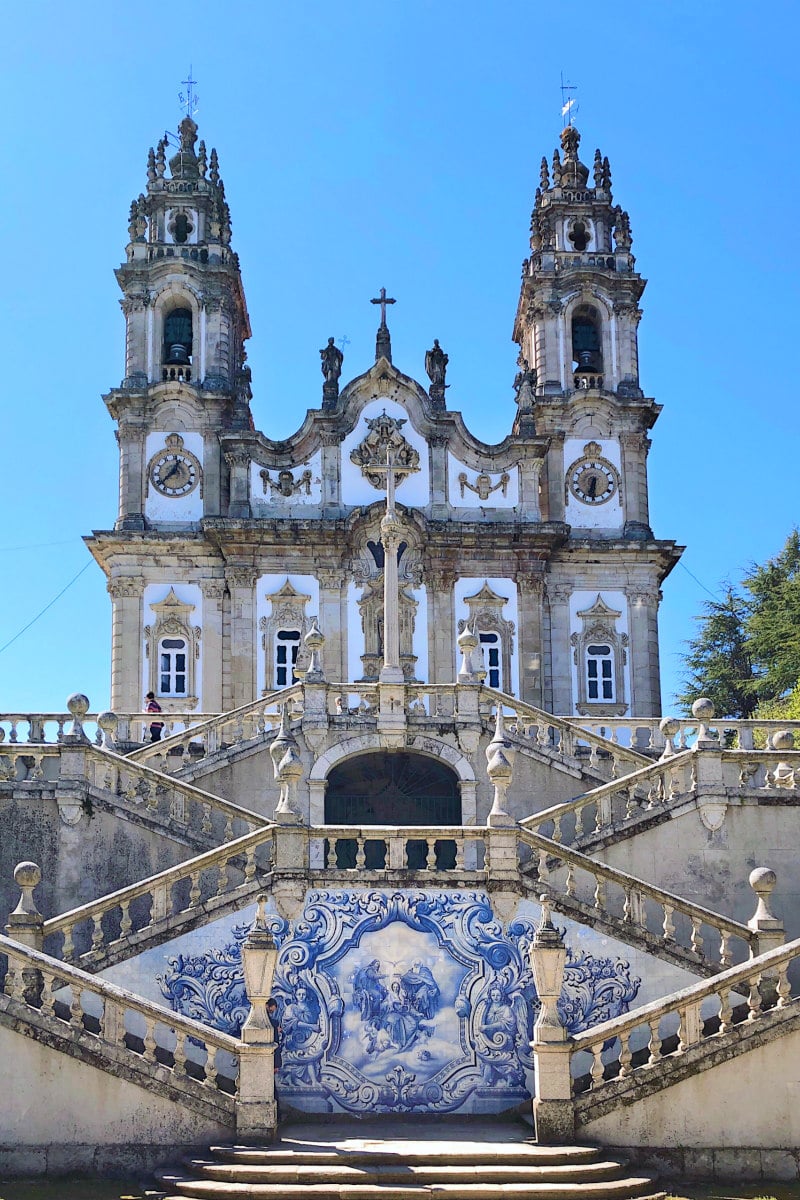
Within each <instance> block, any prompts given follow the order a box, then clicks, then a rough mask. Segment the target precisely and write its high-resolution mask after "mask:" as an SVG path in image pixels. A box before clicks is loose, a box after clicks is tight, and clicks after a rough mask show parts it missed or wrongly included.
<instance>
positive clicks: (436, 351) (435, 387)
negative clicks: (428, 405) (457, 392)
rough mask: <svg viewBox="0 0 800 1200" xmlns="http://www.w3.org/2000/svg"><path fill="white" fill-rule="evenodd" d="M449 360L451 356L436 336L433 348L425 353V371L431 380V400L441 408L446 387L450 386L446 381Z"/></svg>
mask: <svg viewBox="0 0 800 1200" xmlns="http://www.w3.org/2000/svg"><path fill="white" fill-rule="evenodd" d="M449 361H450V358H449V356H448V355H447V354H445V352H444V350H443V349H442V347H441V346H440V345H439V339H438V338H434V339H433V346H432V348H431V349H430V350H428V352H427V353H426V355H425V371H426V373H427V375H428V378H429V379H430V381H431V386H430V397H431V400H432V401H433V403H434V404H435V405H436V406H437V407H440V408H444V389H445V388H446V387H449V384H447V383H445V375H446V374H447V364H448V362H449Z"/></svg>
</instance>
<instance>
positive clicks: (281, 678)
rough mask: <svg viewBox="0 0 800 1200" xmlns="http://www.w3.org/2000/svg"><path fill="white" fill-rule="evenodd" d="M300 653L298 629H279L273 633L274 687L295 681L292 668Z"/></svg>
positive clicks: (285, 685) (280, 686)
mask: <svg viewBox="0 0 800 1200" xmlns="http://www.w3.org/2000/svg"><path fill="white" fill-rule="evenodd" d="M299 653H300V630H299V629H279V630H278V631H277V633H276V634H275V674H274V679H275V687H276V688H282V687H289V686H290V685H291V684H293V683H297V676H296V675H295V673H294V668H295V666H296V664H297V656H298V654H299Z"/></svg>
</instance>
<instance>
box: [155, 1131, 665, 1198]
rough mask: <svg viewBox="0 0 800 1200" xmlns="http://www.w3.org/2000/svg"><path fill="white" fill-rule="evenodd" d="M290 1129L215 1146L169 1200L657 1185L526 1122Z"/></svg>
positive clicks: (581, 1194) (580, 1190)
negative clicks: (546, 1137)
mask: <svg viewBox="0 0 800 1200" xmlns="http://www.w3.org/2000/svg"><path fill="white" fill-rule="evenodd" d="M386 1120H387V1122H391V1124H384V1123H382V1122H381V1121H380V1119H373V1120H371V1121H353V1120H352V1119H351V1120H349V1121H348V1122H347V1123H346V1124H345V1123H344V1122H341V1121H337V1122H334V1123H330V1124H328V1123H325V1124H319V1125H314V1124H311V1123H309V1122H308V1121H305V1122H304V1123H303V1125H302V1126H299V1125H293V1124H289V1125H287V1126H284V1127H283V1128H282V1130H281V1137H280V1140H279V1141H278V1142H276V1143H274V1144H273V1145H271V1146H264V1147H258V1146H236V1145H230V1146H212V1147H211V1150H210V1155H209V1157H208V1158H207V1159H199V1158H198V1159H189V1160H187V1161H186V1162H185V1163H184V1164H183V1165H182V1166H181V1167H180V1168H177V1169H168V1170H162V1171H160V1172H158V1175H157V1179H158V1182H159V1184H160V1186H161V1187H162V1188H163V1189H164V1193H163V1194H164V1195H166V1196H167V1197H168V1198H169V1200H178V1198H179V1197H183V1198H184V1200H205V1198H208V1200H234V1198H236V1197H248V1198H249V1200H256V1198H257V1197H261V1196H263V1197H268V1196H269V1197H273V1196H275V1195H280V1196H282V1197H284V1198H285V1200H294V1197H298V1198H300V1197H303V1198H308V1200H379V1198H381V1200H422V1198H423V1197H429V1196H432V1195H437V1196H452V1197H453V1198H454V1200H472V1198H474V1200H502V1198H504V1197H509V1198H511V1197H514V1198H515V1200H572V1198H573V1197H574V1200H589V1198H591V1197H596V1198H597V1200H628V1198H629V1197H630V1198H633V1197H655V1196H660V1195H663V1193H660V1192H658V1190H657V1187H656V1184H655V1181H654V1177H653V1176H652V1175H650V1174H647V1173H641V1172H637V1173H636V1174H631V1173H629V1172H628V1170H627V1167H626V1163H625V1161H624V1160H623V1159H620V1158H618V1157H617V1156H611V1155H609V1154H607V1153H606V1152H605V1151H601V1150H598V1149H595V1148H594V1147H592V1146H558V1147H555V1146H539V1145H537V1144H536V1143H535V1142H534V1141H533V1138H532V1130H531V1128H530V1126H527V1125H525V1124H524V1123H523V1122H522V1121H519V1120H508V1121H500V1120H494V1121H487V1120H485V1119H473V1120H467V1119H460V1120H458V1119H456V1120H452V1119H451V1120H444V1121H442V1120H441V1119H440V1120H438V1121H437V1122H436V1125H435V1127H434V1128H433V1129H432V1127H431V1123H430V1121H424V1120H421V1119H419V1118H412V1119H408V1118H407V1119H406V1120H403V1119H402V1118H401V1119H400V1120H398V1118H397V1117H395V1116H393V1117H391V1118H386Z"/></svg>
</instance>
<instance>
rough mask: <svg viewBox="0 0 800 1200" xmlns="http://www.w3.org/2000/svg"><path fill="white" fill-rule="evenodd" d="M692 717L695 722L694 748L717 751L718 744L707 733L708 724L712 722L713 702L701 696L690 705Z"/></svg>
mask: <svg viewBox="0 0 800 1200" xmlns="http://www.w3.org/2000/svg"><path fill="white" fill-rule="evenodd" d="M692 716H693V717H694V719H695V720H696V721H697V740H696V742H695V746H696V748H697V749H699V750H718V749H719V742H718V741H717V740H716V738H712V737H711V735H710V733H709V731H708V725H709V722H711V721H713V720H714V702H713V701H712V700H709V698H708V696H701V697H700V699H699V700H695V702H694V704H693V705H692Z"/></svg>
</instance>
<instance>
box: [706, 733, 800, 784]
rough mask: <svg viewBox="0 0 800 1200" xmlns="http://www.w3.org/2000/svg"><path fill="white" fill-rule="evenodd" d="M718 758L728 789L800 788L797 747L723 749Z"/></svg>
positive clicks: (799, 755)
mask: <svg viewBox="0 0 800 1200" xmlns="http://www.w3.org/2000/svg"><path fill="white" fill-rule="evenodd" d="M781 732H783V730H782V731H781ZM721 759H722V778H723V782H724V784H725V786H726V788H728V789H729V790H731V791H744V792H750V793H755V794H758V793H759V792H761V793H763V792H773V793H774V792H775V791H777V790H779V789H780V790H783V791H786V792H796V791H797V790H798V788H800V751H798V750H750V751H748V750H723V751H722V754H721Z"/></svg>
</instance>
